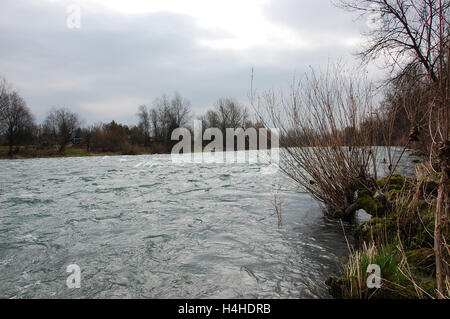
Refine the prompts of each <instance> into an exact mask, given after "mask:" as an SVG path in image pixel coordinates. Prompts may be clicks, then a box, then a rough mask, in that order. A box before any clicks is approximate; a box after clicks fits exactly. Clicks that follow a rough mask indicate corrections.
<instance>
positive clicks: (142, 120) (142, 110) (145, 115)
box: [137, 105, 151, 146]
mask: <svg viewBox="0 0 450 319" xmlns="http://www.w3.org/2000/svg"><path fill="white" fill-rule="evenodd" d="M137 115H138V117H139V128H140V129H141V130H142V133H143V135H144V145H146V146H147V145H148V143H149V141H150V118H151V115H150V112H149V110H148V108H147V106H146V105H141V106H139V109H138V114H137Z"/></svg>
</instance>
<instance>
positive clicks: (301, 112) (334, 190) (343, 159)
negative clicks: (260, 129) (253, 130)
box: [251, 65, 380, 218]
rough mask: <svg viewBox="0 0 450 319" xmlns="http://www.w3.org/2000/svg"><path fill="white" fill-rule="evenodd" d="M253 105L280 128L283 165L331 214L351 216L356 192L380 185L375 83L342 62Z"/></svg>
mask: <svg viewBox="0 0 450 319" xmlns="http://www.w3.org/2000/svg"><path fill="white" fill-rule="evenodd" d="M251 100H252V104H253V106H254V108H255V111H256V113H257V114H258V116H259V118H260V121H261V122H263V123H264V124H265V126H266V127H276V128H278V129H279V130H280V135H281V140H280V148H281V149H282V151H281V152H280V156H281V164H280V168H281V170H282V171H283V172H284V173H285V174H286V175H287V176H288V177H290V178H292V179H293V180H294V181H295V182H297V183H298V184H299V185H301V186H302V187H304V188H305V189H306V190H307V191H308V192H309V193H310V194H311V195H312V196H313V197H314V198H315V199H317V200H318V201H319V202H321V203H322V204H324V206H325V209H326V212H327V213H336V212H337V213H338V217H340V218H351V217H352V216H353V214H354V212H355V211H356V208H357V205H356V202H355V200H356V197H355V192H356V191H357V190H358V189H361V188H369V189H372V188H374V187H376V181H375V176H376V166H377V164H376V163H377V160H376V153H377V147H376V144H377V142H376V133H377V132H378V131H379V129H380V127H379V124H378V121H376V120H374V107H373V104H372V91H371V86H370V84H368V82H367V80H366V79H365V78H364V77H363V76H358V75H355V74H352V73H350V72H349V71H348V70H346V69H345V68H343V67H342V66H339V65H335V66H330V67H329V68H328V69H327V71H326V72H325V73H319V74H317V73H316V72H314V71H312V72H311V73H310V74H308V75H306V77H305V80H304V81H300V82H299V83H297V84H295V86H292V87H291V89H290V91H289V94H288V95H287V96H286V95H285V94H283V93H279V94H276V93H275V92H274V91H270V92H266V93H263V94H259V95H256V94H255V93H254V92H252V98H251Z"/></svg>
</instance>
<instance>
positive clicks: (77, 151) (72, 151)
mask: <svg viewBox="0 0 450 319" xmlns="http://www.w3.org/2000/svg"><path fill="white" fill-rule="evenodd" d="M65 155H66V156H73V157H81V156H91V154H89V153H88V152H87V151H86V149H83V148H72V147H70V148H66V150H65Z"/></svg>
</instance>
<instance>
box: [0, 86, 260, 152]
mask: <svg viewBox="0 0 450 319" xmlns="http://www.w3.org/2000/svg"><path fill="white" fill-rule="evenodd" d="M136 115H137V120H138V121H137V124H136V125H131V126H128V125H125V124H120V123H118V122H116V121H111V122H110V123H96V124H92V125H87V126H83V125H82V121H81V118H80V116H79V115H78V114H77V113H76V112H73V111H71V110H70V109H69V108H53V109H52V110H50V111H49V112H48V113H47V116H46V118H45V120H44V121H43V122H42V123H40V124H38V123H36V121H35V118H34V116H33V114H32V112H31V110H30V108H29V107H28V106H27V103H26V102H25V100H24V99H23V98H22V97H21V96H20V94H19V93H18V92H17V91H16V90H14V89H12V86H11V85H10V84H9V83H8V82H7V81H6V80H5V79H1V81H0V145H3V146H6V147H7V154H8V156H10V157H13V156H15V155H17V154H19V153H21V152H23V150H26V149H27V148H30V147H31V148H33V149H34V150H54V151H55V152H57V153H59V154H64V153H65V151H66V148H67V147H68V146H70V147H77V148H84V149H85V150H86V151H87V152H92V153H121V154H129V155H133V154H140V153H168V152H170V150H171V148H172V146H173V145H174V143H175V141H172V140H171V135H172V132H173V131H174V130H175V129H176V128H179V127H185V128H188V129H190V130H191V131H192V128H191V126H190V121H191V120H192V119H193V115H192V110H191V103H190V101H189V100H188V99H186V98H184V97H182V96H181V94H179V93H177V92H175V93H174V94H173V95H172V96H169V95H166V94H164V95H162V96H160V97H158V98H157V99H155V101H154V102H153V103H152V104H151V105H141V106H139V107H138V109H137V113H136ZM198 119H199V120H201V121H202V123H203V129H207V128H210V127H217V128H220V129H221V130H223V133H224V134H225V129H226V128H239V127H242V128H249V127H256V126H257V124H254V123H253V122H252V121H251V118H250V112H249V110H248V108H247V107H246V106H244V105H242V104H241V103H239V102H237V101H236V100H234V99H232V98H222V99H219V100H218V101H217V102H216V104H215V106H214V107H212V108H211V109H210V110H208V111H207V112H206V113H205V114H204V115H202V116H200V117H199V118H198Z"/></svg>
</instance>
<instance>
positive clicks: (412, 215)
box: [327, 164, 450, 299]
mask: <svg viewBox="0 0 450 319" xmlns="http://www.w3.org/2000/svg"><path fill="white" fill-rule="evenodd" d="M377 183H378V186H379V187H380V188H381V189H383V190H384V192H383V193H384V194H385V195H382V194H380V193H379V192H371V191H369V190H366V189H364V190H360V191H358V205H359V208H361V209H364V210H365V211H366V212H368V213H369V214H371V215H372V218H371V219H370V220H369V221H367V222H365V223H363V224H362V225H360V226H359V227H358V228H357V229H356V230H355V236H356V238H357V242H358V244H357V247H350V251H351V254H350V257H349V261H348V263H347V264H346V265H345V267H344V271H343V274H342V275H341V276H340V277H331V278H329V279H328V280H327V285H328V286H329V290H330V293H331V294H332V295H333V296H334V297H335V298H363V299H366V298H368V299H370V298H382V299H386V298H395V299H397V298H437V297H439V296H438V293H437V284H436V283H437V280H436V255H435V249H434V247H435V240H434V239H435V238H434V234H435V220H436V217H435V212H436V208H437V207H436V205H437V196H438V186H439V176H438V175H437V174H434V173H432V170H430V169H429V167H428V166H427V165H426V164H420V165H418V168H417V174H416V177H415V178H406V177H405V176H402V175H393V176H392V177H391V178H383V179H380V180H378V182H377ZM447 187H448V186H447ZM446 211H447V213H448V207H446ZM444 217H445V216H444ZM440 233H441V234H442V242H443V244H442V256H441V258H440V261H441V263H442V265H443V269H444V272H443V273H444V278H443V280H444V291H445V294H444V296H441V297H445V298H449V297H450V284H449V278H448V275H446V274H448V273H449V272H448V270H449V246H448V243H449V242H450V236H449V225H448V218H445V219H444V222H443V223H442V224H441V229H440ZM371 264H376V265H378V266H379V267H380V270H381V276H380V277H381V287H380V288H373V289H369V288H368V285H367V279H368V277H369V276H370V275H371V273H368V272H367V269H368V266H369V265H371Z"/></svg>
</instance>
